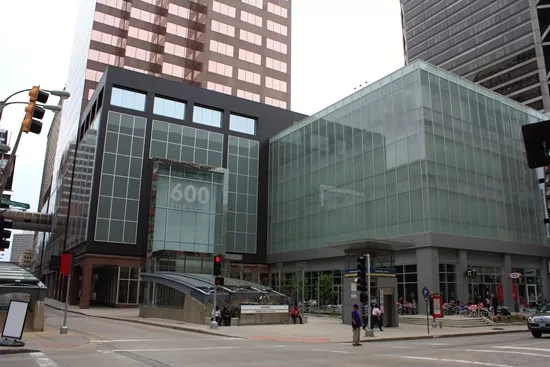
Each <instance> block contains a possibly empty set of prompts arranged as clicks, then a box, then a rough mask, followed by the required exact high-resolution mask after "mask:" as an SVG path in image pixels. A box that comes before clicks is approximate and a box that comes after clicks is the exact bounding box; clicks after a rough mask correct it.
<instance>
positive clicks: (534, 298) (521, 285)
mask: <svg viewBox="0 0 550 367" xmlns="http://www.w3.org/2000/svg"><path fill="white" fill-rule="evenodd" d="M512 273H520V274H521V277H520V278H519V279H517V280H516V281H515V282H516V284H517V289H518V296H519V301H520V304H521V305H523V306H524V307H526V308H530V307H533V306H534V305H535V304H536V303H537V302H541V301H544V299H545V298H548V296H547V295H544V294H543V290H542V278H541V271H540V270H539V269H529V268H512Z"/></svg>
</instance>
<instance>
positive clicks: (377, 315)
mask: <svg viewBox="0 0 550 367" xmlns="http://www.w3.org/2000/svg"><path fill="white" fill-rule="evenodd" d="M374 325H378V327H379V328H380V331H384V330H382V311H380V309H379V308H378V305H374V308H373V309H372V325H371V329H374Z"/></svg>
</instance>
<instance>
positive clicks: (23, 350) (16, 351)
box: [0, 348, 40, 355]
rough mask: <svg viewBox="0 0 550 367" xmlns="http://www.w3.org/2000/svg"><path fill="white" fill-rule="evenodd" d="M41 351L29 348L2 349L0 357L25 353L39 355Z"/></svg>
mask: <svg viewBox="0 0 550 367" xmlns="http://www.w3.org/2000/svg"><path fill="white" fill-rule="evenodd" d="M38 352H40V350H38V349H29V348H7V349H0V355H6V354H25V353H38Z"/></svg>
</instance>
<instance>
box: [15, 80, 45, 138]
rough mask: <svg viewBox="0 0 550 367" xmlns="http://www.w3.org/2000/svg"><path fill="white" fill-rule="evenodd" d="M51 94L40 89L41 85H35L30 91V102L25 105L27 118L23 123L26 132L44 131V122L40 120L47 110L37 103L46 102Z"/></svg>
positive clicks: (22, 126) (38, 132)
mask: <svg viewBox="0 0 550 367" xmlns="http://www.w3.org/2000/svg"><path fill="white" fill-rule="evenodd" d="M49 96H50V95H49V94H48V93H46V92H44V91H41V90H40V87H38V86H34V87H32V88H31V90H30V91H29V104H28V105H27V107H25V118H24V119H23V123H22V124H21V128H22V130H23V132H24V133H26V134H28V133H33V134H40V133H41V132H42V122H41V121H40V120H41V119H42V118H43V117H44V114H45V113H46V110H45V109H44V108H42V107H40V106H39V105H37V103H46V102H47V101H48V97H49Z"/></svg>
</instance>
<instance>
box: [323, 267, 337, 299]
mask: <svg viewBox="0 0 550 367" xmlns="http://www.w3.org/2000/svg"><path fill="white" fill-rule="evenodd" d="M333 281H334V277H333V276H332V274H323V275H321V277H320V278H319V293H320V295H321V299H320V301H321V303H324V304H327V303H328V302H331V301H332V297H334V295H335V294H336V292H334V288H333Z"/></svg>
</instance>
